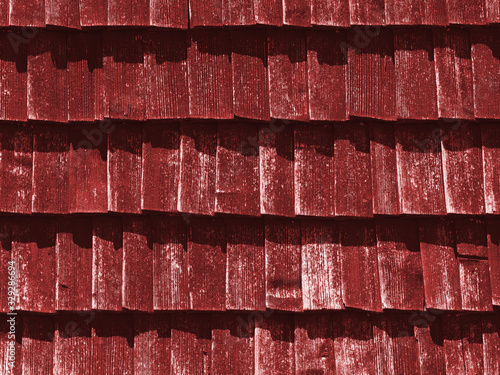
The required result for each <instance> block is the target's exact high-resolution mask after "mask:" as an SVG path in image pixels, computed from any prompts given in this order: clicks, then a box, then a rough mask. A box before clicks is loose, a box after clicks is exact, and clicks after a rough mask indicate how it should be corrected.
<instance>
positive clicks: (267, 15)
mask: <svg viewBox="0 0 500 375" xmlns="http://www.w3.org/2000/svg"><path fill="white" fill-rule="evenodd" d="M254 12H255V21H256V23H258V24H264V25H273V26H283V3H282V1H281V0H254Z"/></svg>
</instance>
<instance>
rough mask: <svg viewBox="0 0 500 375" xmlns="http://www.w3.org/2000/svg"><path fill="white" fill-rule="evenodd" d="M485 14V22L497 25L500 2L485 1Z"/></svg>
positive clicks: (495, 0)
mask: <svg viewBox="0 0 500 375" xmlns="http://www.w3.org/2000/svg"><path fill="white" fill-rule="evenodd" d="M485 13H486V22H488V23H499V22H500V1H499V0H486V2H485Z"/></svg>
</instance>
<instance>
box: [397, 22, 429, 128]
mask: <svg viewBox="0 0 500 375" xmlns="http://www.w3.org/2000/svg"><path fill="white" fill-rule="evenodd" d="M433 48H434V45H433V39H432V31H431V30H426V29H422V30H420V31H419V32H417V31H415V30H414V29H397V30H395V31H394V62H395V70H396V113H397V117H398V118H399V119H417V120H432V119H437V117H438V109H437V91H436V74H435V68H434V51H433Z"/></svg>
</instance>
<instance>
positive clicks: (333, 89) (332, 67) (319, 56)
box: [307, 30, 347, 121]
mask: <svg viewBox="0 0 500 375" xmlns="http://www.w3.org/2000/svg"><path fill="white" fill-rule="evenodd" d="M346 38H347V35H346V33H345V32H343V31H330V30H328V31H327V30H324V31H317V30H314V31H307V82H308V87H307V88H308V94H309V98H308V99H309V118H310V119H311V120H339V121H342V120H346V119H347V94H346V70H347V56H346V54H345V53H343V52H345V51H344V50H343V49H342V47H341V46H342V43H345V41H346Z"/></svg>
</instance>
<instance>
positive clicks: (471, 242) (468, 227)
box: [453, 216, 488, 259]
mask: <svg viewBox="0 0 500 375" xmlns="http://www.w3.org/2000/svg"><path fill="white" fill-rule="evenodd" d="M453 223H454V224H455V233H456V236H457V237H456V244H457V254H458V255H459V256H467V257H477V258H482V259H487V258H488V239H487V232H486V222H485V219H484V218H472V217H461V216H457V217H455V218H454V219H453Z"/></svg>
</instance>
